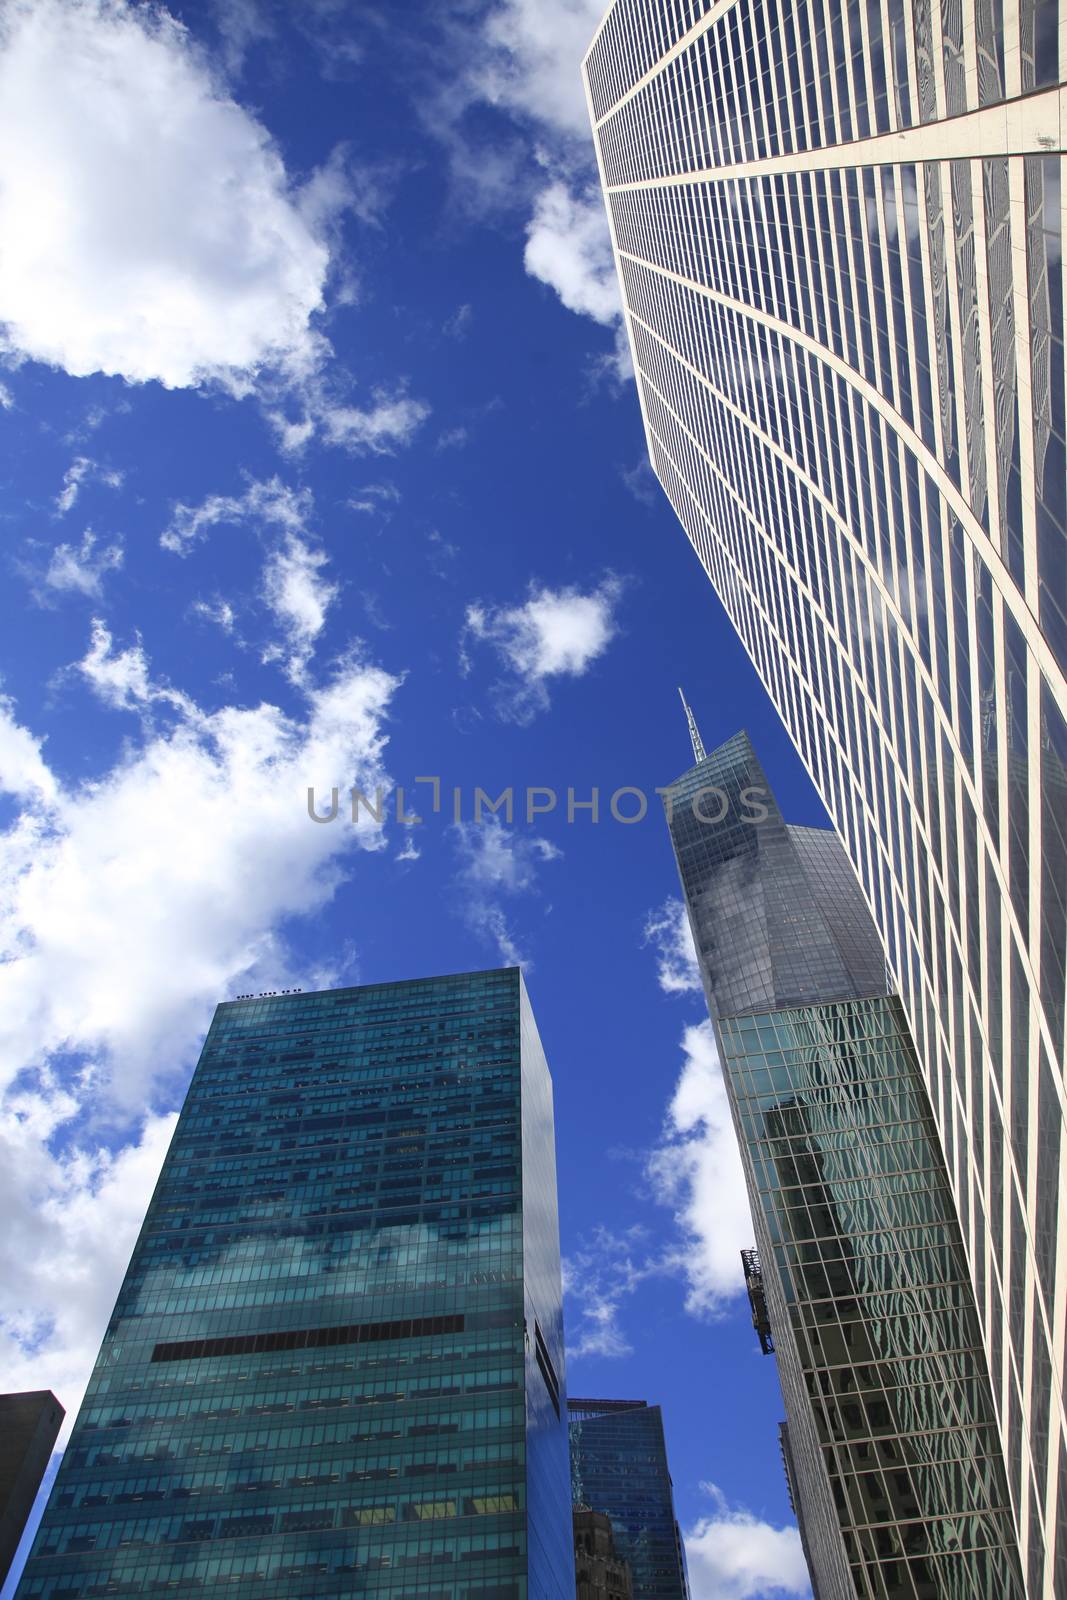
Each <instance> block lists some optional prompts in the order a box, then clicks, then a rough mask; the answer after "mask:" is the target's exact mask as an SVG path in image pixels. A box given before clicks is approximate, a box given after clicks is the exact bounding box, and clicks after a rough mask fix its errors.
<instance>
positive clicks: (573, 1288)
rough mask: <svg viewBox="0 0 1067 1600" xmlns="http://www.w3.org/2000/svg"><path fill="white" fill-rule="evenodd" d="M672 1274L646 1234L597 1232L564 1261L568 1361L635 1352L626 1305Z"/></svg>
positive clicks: (640, 1229)
mask: <svg viewBox="0 0 1067 1600" xmlns="http://www.w3.org/2000/svg"><path fill="white" fill-rule="evenodd" d="M672 1270H673V1268H672V1264H671V1262H670V1260H669V1259H667V1258H664V1257H663V1256H662V1254H661V1253H659V1252H657V1251H656V1250H654V1249H652V1248H651V1241H650V1239H649V1234H648V1230H647V1229H645V1228H643V1227H640V1226H636V1227H631V1228H628V1229H626V1230H625V1231H624V1232H621V1233H620V1232H615V1231H613V1230H612V1229H611V1228H607V1227H599V1228H595V1229H594V1230H593V1232H592V1234H590V1235H589V1236H588V1237H587V1238H585V1239H583V1240H582V1241H581V1243H580V1244H579V1247H578V1249H577V1250H575V1251H573V1252H572V1253H571V1254H570V1255H569V1256H567V1258H566V1260H565V1261H564V1263H563V1289H564V1294H565V1295H566V1296H567V1300H568V1303H569V1305H570V1308H571V1309H570V1311H569V1312H568V1330H569V1331H568V1337H567V1359H568V1361H580V1360H581V1359H582V1358H583V1357H585V1356H600V1357H601V1358H603V1359H608V1360H612V1359H616V1358H618V1357H622V1356H628V1355H631V1354H632V1353H633V1345H632V1344H631V1343H630V1338H629V1335H628V1334H627V1332H626V1330H625V1329H624V1327H623V1323H622V1308H623V1303H624V1301H626V1300H627V1299H629V1297H630V1296H631V1295H633V1294H634V1293H635V1292H636V1290H637V1289H639V1288H640V1286H641V1285H642V1284H643V1283H645V1282H646V1281H647V1280H648V1279H649V1278H656V1277H662V1276H664V1275H665V1274H669V1273H670V1272H671V1271H672Z"/></svg>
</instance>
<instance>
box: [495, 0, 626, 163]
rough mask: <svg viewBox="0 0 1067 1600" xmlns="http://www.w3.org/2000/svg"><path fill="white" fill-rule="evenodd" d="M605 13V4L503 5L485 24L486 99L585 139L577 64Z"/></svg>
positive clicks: (509, 0)
mask: <svg viewBox="0 0 1067 1600" xmlns="http://www.w3.org/2000/svg"><path fill="white" fill-rule="evenodd" d="M603 14H604V6H603V0H503V3H502V4H501V5H498V6H496V7H495V8H494V9H493V10H492V11H491V12H490V13H489V16H488V18H487V20H486V24H485V43H486V45H487V47H488V53H487V58H486V59H485V60H483V62H482V63H481V65H480V67H479V68H478V70H477V78H478V80H479V86H480V89H481V92H482V95H483V96H484V98H485V99H487V100H489V101H490V102H491V103H492V104H494V105H498V106H502V107H504V108H506V109H507V110H510V111H513V112H518V113H520V114H521V115H524V116H527V117H530V118H532V119H533V120H535V121H537V122H540V123H543V124H544V125H545V126H546V127H547V128H550V129H552V130H554V131H555V132H556V133H558V134H560V135H562V136H565V137H573V138H576V139H581V140H583V141H586V140H588V138H589V117H588V113H587V111H586V104H585V90H584V89H583V87H582V78H581V63H582V57H583V56H584V55H585V52H586V51H587V50H588V48H589V43H590V40H591V39H592V37H593V34H594V33H595V31H596V28H597V24H598V23H599V22H600V19H601V17H602V16H603Z"/></svg>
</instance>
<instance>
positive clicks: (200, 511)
mask: <svg viewBox="0 0 1067 1600" xmlns="http://www.w3.org/2000/svg"><path fill="white" fill-rule="evenodd" d="M313 509H314V500H313V498H312V494H311V490H310V489H290V488H289V487H288V485H287V484H284V483H283V482H282V480H281V479H280V478H279V477H277V476H275V477H273V478H266V479H262V480H260V479H255V478H253V479H250V480H249V483H248V488H247V489H246V491H245V493H244V494H242V495H227V494H213V495H209V496H208V498H207V499H206V500H204V501H202V502H201V504H200V505H198V506H187V505H185V504H183V503H182V502H181V501H178V502H177V504H176V505H175V506H174V510H173V513H172V516H171V520H170V525H169V527H167V528H165V529H164V531H163V532H162V533H161V534H160V536H159V542H160V544H161V545H162V546H163V549H164V550H170V551H171V552H172V554H174V555H179V556H181V555H187V554H188V552H189V550H190V549H191V548H192V546H193V545H194V544H197V543H198V542H199V541H200V540H201V539H204V538H206V537H207V535H208V533H209V532H210V530H211V529H212V528H215V527H217V526H218V525H219V524H220V523H230V524H237V523H241V522H255V523H260V524H269V525H272V526H274V527H277V528H280V529H281V530H282V531H283V532H285V533H293V534H299V533H301V532H302V531H303V528H304V524H305V522H306V521H307V519H308V518H309V517H310V516H311V513H312V511H313Z"/></svg>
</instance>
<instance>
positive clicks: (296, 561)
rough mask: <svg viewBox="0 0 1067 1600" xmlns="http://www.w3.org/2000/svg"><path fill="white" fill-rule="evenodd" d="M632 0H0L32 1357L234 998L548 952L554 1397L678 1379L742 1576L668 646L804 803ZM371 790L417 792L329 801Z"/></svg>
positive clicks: (10, 1168) (758, 1492)
mask: <svg viewBox="0 0 1067 1600" xmlns="http://www.w3.org/2000/svg"><path fill="white" fill-rule="evenodd" d="M599 9H600V8H599V0H590V3H586V0H494V3H491V4H489V5H483V4H477V3H474V0H454V3H452V4H449V3H444V0H437V3H435V4H433V5H432V6H429V5H428V6H426V7H422V6H420V5H418V4H410V5H405V6H404V7H402V8H389V9H384V8H383V9H380V10H378V9H375V8H373V7H371V6H367V7H364V6H362V5H359V4H355V3H348V0H293V3H287V4H285V5H280V4H279V5H275V6H272V5H270V4H267V3H261V0H220V3H218V4H204V5H189V6H175V7H173V8H172V10H171V11H170V12H167V11H165V10H163V9H162V8H159V9H151V10H150V9H147V8H145V7H141V6H136V5H127V4H123V3H121V0H111V3H106V0H34V3H33V4H21V3H20V0H4V3H3V4H0V151H2V152H3V153H2V154H0V240H2V241H3V243H2V246H0V331H2V341H0V351H2V354H0V430H2V434H3V439H4V450H3V457H2V460H3V465H2V468H0V518H2V526H3V530H4V558H3V559H4V579H5V582H4V594H5V596H6V600H7V605H6V615H7V626H6V629H5V633H4V644H3V652H2V660H0V671H2V682H0V692H2V695H3V697H4V699H3V705H2V707H0V790H2V793H0V820H2V825H3V826H4V827H5V829H6V830H7V832H6V839H5V844H6V849H5V851H4V864H3V867H2V873H3V879H2V884H3V893H2V896H0V921H2V928H0V939H2V941H3V949H4V957H5V960H4V964H3V966H2V967H0V988H2V991H3V994H2V1003H0V1018H2V1021H0V1028H2V1029H3V1031H4V1033H5V1034H6V1038H5V1041H4V1043H5V1048H4V1052H3V1062H4V1065H3V1079H2V1090H3V1103H2V1108H0V1143H2V1144H3V1147H4V1148H3V1151H2V1152H0V1201H2V1204H3V1209H4V1214H5V1221H6V1227H5V1230H4V1235H3V1239H2V1241H0V1257H2V1260H0V1284H2V1285H3V1287H2V1289H0V1296H2V1298H0V1350H2V1352H3V1356H4V1373H3V1384H4V1387H5V1388H8V1389H14V1388H31V1387H32V1388H36V1387H42V1386H50V1387H53V1388H54V1389H55V1390H56V1392H57V1393H58V1394H59V1396H60V1398H61V1399H62V1400H63V1401H64V1403H65V1404H66V1405H67V1406H68V1408H71V1409H73V1407H74V1406H75V1405H76V1403H77V1399H78V1397H79V1395H80V1391H81V1387H82V1386H83V1385H84V1382H85V1380H86V1377H87V1374H88V1369H89V1366H90V1365H91V1361H92V1357H93V1354H94V1353H95V1349H96V1345H97V1342H98V1340H99V1337H100V1334H101V1332H102V1328H103V1324H104V1321H105V1319H106V1316H107V1313H108V1310H109V1309H110V1303H111V1299H112V1297H113V1295H114V1292H115V1289H116V1287H117V1284H118V1281H119V1278H120V1276H121V1272H122V1268H123V1266H124V1264H125V1260H126V1258H127V1256H128V1253H129V1250H130V1247H131V1245H132V1242H133V1239H134V1237H135V1234H136V1228H137V1225H138V1223H139V1220H140V1217H141V1214H142V1213H143V1209H144V1206H145V1204H146V1202H147V1198H148V1195H149V1194H150V1192H151V1186H152V1183H153V1181H154V1177H155V1174H156V1172H157V1171H158V1166H159V1162H160V1160H161V1159H162V1155H163V1152H164V1150H165V1146H166V1140H167V1137H168V1135H169V1132H170V1129H171V1127H172V1125H173V1118H174V1113H175V1110H176V1107H177V1106H178V1105H179V1104H180V1100H181V1095H182V1092H183V1089H184V1085H185V1083H186V1082H187V1080H188V1075H189V1072H190V1071H191V1068H192V1065H193V1063H194V1062H195V1059H196V1055H197V1051H198V1048H199V1042H200V1039H201V1038H202V1036H203V1032H204V1029H205V1027H206V1025H207V1022H208V1020H209V1017H210V1014H211V1009H212V1007H213V1005H214V1003H215V1001H216V1000H218V999H220V998H223V997H224V996H226V995H229V994H235V993H245V992H248V991H258V990H261V989H275V988H282V987H289V986H295V985H302V986H303V987H313V986H321V985H327V984H340V983H353V982H377V981H384V980H388V979H392V978H399V977H405V976H413V975H419V974H424V973H435V972H441V971H449V970H461V969H467V968H472V967H479V966H491V965H496V964H499V963H501V962H504V961H513V960H522V961H523V962H524V963H525V964H526V966H527V981H528V985H529V988H530V992H531V996H532V999H533V1003H534V1007H535V1011H536V1014H537V1017H538V1020H539V1024H540V1027H541V1031H542V1035H543V1037H544V1041H545V1045H546V1049H547V1052H548V1056H549V1060H550V1063H551V1066H552V1071H553V1076H554V1080H555V1086H556V1106H557V1122H558V1159H559V1186H560V1205H561V1218H562V1230H563V1247H564V1253H565V1256H566V1258H567V1263H568V1282H569V1293H568V1299H567V1329H568V1340H569V1344H570V1346H571V1352H572V1354H571V1362H570V1371H569V1383H570V1387H571V1390H572V1392H574V1393H582V1394H587V1395H599V1396H613V1395H619V1396H635V1397H643V1398H647V1399H649V1400H655V1401H659V1402H661V1403H662V1404H663V1406H664V1408H665V1413H666V1420H667V1427H668V1440H669V1448H670V1455H671V1464H672V1469H673V1473H674V1479H675V1488H676V1494H677V1501H678V1509H679V1514H680V1517H681V1519H682V1522H683V1526H684V1527H685V1529H686V1530H687V1534H688V1538H689V1549H690V1563H691V1567H692V1571H693V1577H694V1591H695V1600H710V1597H711V1596H713V1595H714V1596H724V1597H727V1600H729V1597H737V1600H743V1597H749V1596H752V1597H755V1596H759V1595H763V1594H768V1595H770V1594H797V1593H804V1592H806V1591H805V1584H804V1580H803V1577H802V1566H801V1564H800V1561H799V1555H798V1547H797V1542H796V1537H795V1533H790V1532H788V1531H786V1530H788V1527H789V1525H790V1517H789V1508H788V1502H787V1498H786V1493H785V1483H784V1478H783V1474H782V1469H781V1464H780V1460H779V1458H778V1446H777V1438H776V1431H775V1430H776V1424H777V1421H778V1418H779V1415H780V1404H781V1402H780V1398H779V1395H778V1391H777V1384H776V1379H775V1374H774V1369H773V1363H772V1362H771V1361H770V1360H767V1359H765V1358H763V1357H761V1356H760V1354H759V1352H758V1348H757V1346H756V1343H755V1339H754V1336H753V1334H752V1332H751V1329H750V1328H749V1326H748V1312H747V1302H746V1301H745V1300H744V1297H743V1294H742V1292H741V1285H740V1271H739V1264H738V1258H737V1251H738V1249H739V1248H740V1247H741V1246H742V1245H745V1244H747V1243H749V1242H750V1240H751V1235H750V1231H749V1224H748V1223H747V1220H746V1214H745V1200H744V1196H743V1193H742V1192H741V1190H740V1187H739V1185H740V1178H739V1168H738V1164H737V1158H736V1153H735V1151H734V1149H733V1146H732V1133H731V1132H730V1130H729V1126H728V1116H727V1112H726V1108H725V1101H724V1098H723V1092H722V1086H721V1080H720V1079H719V1077H718V1072H717V1066H716V1063H715V1061H714V1051H713V1049H712V1047H711V1045H710V1038H709V1032H708V1028H707V1024H706V1021H705V1020H704V1019H705V1012H704V1007H703V1001H702V998H701V996H700V994H699V993H698V991H697V989H696V987H695V984H694V981H693V977H692V973H691V970H690V967H689V965H688V956H687V952H686V949H685V941H684V939H683V938H682V936H681V924H680V922H679V920H678V912H679V906H678V899H677V896H678V887H677V879H676V876H675V871H674V866H673V861H672V857H671V852H670V846H669V841H668V837H667V833H666V828H665V826H664V823H663V819H662V814H661V812H660V811H659V809H658V801H656V799H655V796H654V794H653V790H654V788H655V786H656V785H657V784H664V783H667V782H669V781H670V780H671V779H673V778H674V777H676V776H677V775H678V773H679V772H681V771H682V770H683V769H684V768H685V767H687V766H688V765H689V764H690V761H691V756H690V751H689V745H688V740H687V736H686V730H685V723H684V719H683V716H682V712H681V708H680V706H679V704H678V699H677V693H676V687H675V686H676V685H677V684H678V683H682V684H684V685H685V687H686V690H687V692H688V694H689V697H690V699H691V701H692V702H693V705H694V707H695V709H696V712H697V715H698V718H699V720H700V723H701V728H702V732H703V735H704V739H705V742H706V744H707V745H708V746H709V748H710V747H711V746H712V745H713V744H715V743H717V742H719V741H721V740H722V739H724V738H726V737H728V736H729V735H730V734H731V733H733V732H735V731H736V730H737V729H738V728H739V727H742V726H745V727H747V728H748V729H749V731H750V732H751V733H752V735H753V737H754V738H755V740H756V742H757V745H758V748H759V750H760V753H761V755H762V757H763V760H764V763H765V765H766V767H767V769H768V772H769V774H770V777H771V780H772V782H773V783H774V785H775V787H776V790H777V792H778V795H779V799H780V800H781V802H782V804H783V808H784V809H785V810H786V812H787V814H788V815H790V816H791V818H792V819H793V820H796V821H801V822H817V821H820V820H822V814H821V811H820V808H819V804H818V801H817V800H816V798H815V796H814V793H813V791H812V790H811V788H810V786H809V784H808V782H807V779H806V777H805V776H804V774H803V772H802V769H801V767H800V764H799V761H798V760H797V758H796V756H795V755H794V754H793V752H792V750H791V747H790V746H789V745H788V742H787V740H786V737H785V735H784V733H783V732H782V730H781V728H780V726H779V724H778V722H777V719H776V717H775V716H774V713H773V712H772V710H771V708H770V705H769V703H768V701H767V699H766V696H765V695H764V693H763V691H762V689H761V688H760V687H759V685H758V683H757V681H756V677H755V673H754V671H753V669H752V668H751V666H750V665H749V663H748V661H747V659H746V658H745V657H744V655H743V652H742V650H741V648H740V646H739V645H738V643H737V642H736V640H735V638H734V636H733V633H732V631H731V629H730V628H729V626H728V624H727V623H726V620H725V618H724V616H723V614H722V611H721V609H720V607H719V605H718V602H717V600H716V599H715V597H714V594H713V592H712V590H711V588H710V586H709V585H708V583H707V581H706V580H705V578H704V577H703V574H702V572H701V570H700V568H699V566H698V563H697V561H696V558H695V556H694V555H693V553H692V552H691V551H690V549H689V548H688V546H687V544H686V541H685V538H684V536H683V534H682V532H681V529H680V528H679V526H678V525H677V523H676V521H675V519H674V516H673V514H672V512H671V511H670V508H669V506H668V505H667V503H666V500H665V499H664V497H663V496H662V494H661V492H660V490H659V488H658V486H657V485H656V484H655V481H654V479H653V478H652V475H651V473H650V471H649V469H648V467H647V465H646V464H645V460H644V444H643V437H642V432H641V426H640V418H639V414H638V408H637V401H636V395H635V392H634V389H633V385H632V383H631V382H630V380H629V378H628V376H627V360H626V353H625V349H624V348H623V345H622V343H621V342H620V338H619V331H618V312H617V305H618V301H617V295H616V292H615V287H614V279H613V274H612V269H611V260H610V250H609V247H608V245H607V242H606V232H605V229H604V225H603V219H602V212H601V208H600V201H599V197H598V195H597V192H596V189H595V172H594V170H593V165H592V152H591V144H590V141H589V138H588V133H587V130H586V127H585V120H584V118H585V114H584V103H583V99H582V94H581V88H580V82H579V79H578V63H579V60H580V56H581V53H582V49H583V47H584V45H585V43H586V42H587V40H588V38H589V36H590V35H591V32H592V29H593V27H594V26H595V23H596V21H597V20H598V12H599ZM420 775H421V776H437V777H438V778H439V779H440V782H441V785H442V795H443V807H442V811H441V812H440V813H439V814H438V815H433V814H432V812H431V811H430V810H429V807H428V803H427V802H428V800H429V789H428V786H421V788H419V786H416V784H415V779H416V777H418V776H420ZM353 783H358V784H359V785H360V786H361V787H362V788H363V789H364V790H365V791H366V792H367V793H368V794H369V795H372V794H373V792H374V791H375V789H376V788H377V787H378V786H379V785H381V786H382V788H383V790H385V791H387V792H390V791H391V786H392V785H395V784H400V785H403V786H404V788H405V791H406V793H407V795H408V796H409V797H411V796H412V795H413V794H414V793H415V791H416V788H419V797H420V798H419V800H417V801H416V802H415V804H416V807H417V809H418V810H419V811H420V812H422V813H423V816H424V820H423V821H422V823H420V824H419V825H417V826H410V827H404V826H400V825H398V824H397V823H396V821H395V820H393V819H391V818H387V819H386V820H384V821H383V822H382V824H381V825H378V824H377V823H375V822H373V820H369V819H366V818H365V819H364V821H363V823H362V824H361V825H360V826H359V827H353V825H352V823H351V821H350V820H346V819H345V817H344V815H342V816H341V817H339V818H338V819H337V821H335V822H334V823H332V824H330V825H328V826H323V825H319V826H317V825H316V824H314V823H312V822H310V821H309V819H308V816H307V810H306V791H307V788H308V786H309V785H314V786H315V788H316V791H317V794H318V796H319V797H320V801H322V802H324V801H325V800H326V797H327V796H328V795H329V791H330V789H331V787H332V786H334V785H337V786H339V787H340V788H341V790H342V792H345V791H346V790H347V789H348V788H349V787H350V786H351V785H352V784H353ZM476 786H480V787H482V788H483V789H484V790H486V791H487V792H488V793H489V794H490V795H492V796H494V797H495V796H496V795H498V794H499V792H500V791H501V790H502V789H505V788H507V787H509V786H512V787H513V788H514V790H515V793H516V799H517V808H518V810H517V815H516V817H515V819H514V822H513V825H512V826H510V827H509V826H508V825H507V824H506V823H499V824H489V825H485V826H481V827H475V826H474V825H473V823H472V820H471V819H472V811H473V795H474V789H475V787H476ZM528 786H544V787H548V788H552V789H554V790H555V791H556V792H557V793H558V794H559V796H560V803H559V806H558V807H557V809H556V810H555V811H554V812H552V813H550V814H545V815H541V816H537V817H535V818H534V819H533V821H532V822H527V821H526V819H525V817H524V816H523V814H522V811H523V797H524V794H525V791H526V789H527V787H528ZM623 786H629V787H633V788H636V789H641V790H643V791H644V792H645V793H646V794H647V795H648V796H649V798H650V800H651V802H652V804H651V805H650V808H649V813H648V815H647V816H646V817H645V818H644V820H642V821H640V822H636V823H633V824H632V825H622V824H620V823H618V822H616V821H614V820H612V819H611V817H610V815H609V814H608V802H609V797H610V796H611V794H612V793H613V792H614V791H615V790H617V789H619V788H621V787H623ZM568 788H572V789H573V790H574V791H575V796H576V798H577V799H579V800H582V799H586V798H588V797H589V795H590V793H591V791H592V790H593V788H597V789H599V791H600V796H601V808H602V815H601V820H600V821H599V822H598V823H595V824H594V823H593V822H592V820H591V818H590V816H589V813H588V812H587V811H579V812H578V813H577V814H576V816H575V818H574V821H573V822H571V823H568V820H567V816H566V792H567V789H568ZM455 790H458V791H459V796H460V800H459V804H460V821H459V823H458V824H457V823H455V822H454V821H453V804H454V801H453V792H454V791H455ZM625 803H626V804H632V801H629V802H625ZM390 804H391V802H390ZM709 1486H714V1489H712V1488H711V1487H709Z"/></svg>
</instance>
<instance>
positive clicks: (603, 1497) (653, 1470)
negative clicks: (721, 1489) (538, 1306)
mask: <svg viewBox="0 0 1067 1600" xmlns="http://www.w3.org/2000/svg"><path fill="white" fill-rule="evenodd" d="M569 1411H570V1443H571V1493H572V1494H573V1496H574V1504H575V1506H582V1507H588V1508H589V1509H590V1510H592V1511H600V1512H603V1513H604V1514H605V1515H606V1516H608V1517H609V1518H610V1519H611V1527H612V1532H613V1534H614V1537H615V1549H616V1551H617V1553H618V1554H619V1556H620V1557H621V1558H622V1559H623V1560H624V1561H626V1562H627V1563H628V1564H629V1567H630V1575H631V1578H632V1581H633V1592H634V1600H688V1595H689V1586H688V1582H687V1578H686V1566H685V1550H684V1547H683V1545H682V1539H681V1535H680V1533H679V1531H678V1522H677V1519H676V1518H675V1515H674V1491H673V1489H672V1487H671V1474H670V1469H669V1468H668V1466H667V1444H666V1440H665V1438H664V1434H663V1414H662V1412H661V1411H660V1408H659V1406H650V1405H648V1404H647V1402H646V1401H644V1400H571V1402H570V1405H569Z"/></svg>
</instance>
